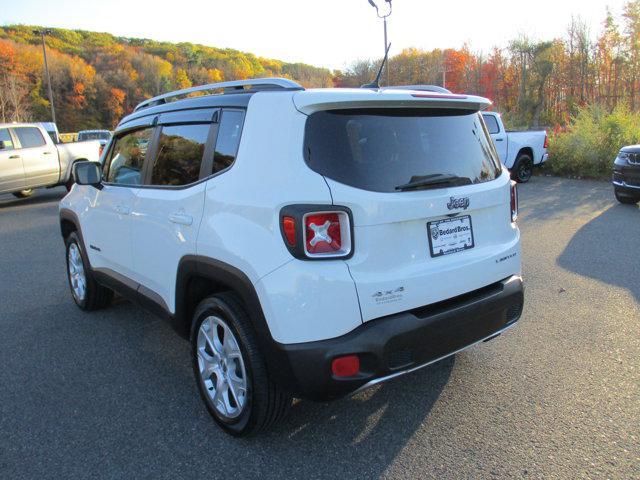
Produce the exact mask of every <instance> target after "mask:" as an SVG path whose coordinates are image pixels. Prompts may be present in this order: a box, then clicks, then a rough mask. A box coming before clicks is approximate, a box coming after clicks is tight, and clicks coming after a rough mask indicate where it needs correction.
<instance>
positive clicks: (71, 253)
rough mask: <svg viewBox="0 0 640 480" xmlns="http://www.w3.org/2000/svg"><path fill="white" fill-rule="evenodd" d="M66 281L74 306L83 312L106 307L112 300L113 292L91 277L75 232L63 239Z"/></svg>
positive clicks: (84, 254) (85, 256) (85, 257)
mask: <svg viewBox="0 0 640 480" xmlns="http://www.w3.org/2000/svg"><path fill="white" fill-rule="evenodd" d="M65 246H66V254H67V255H66V257H67V280H68V281H69V288H70V289H71V296H72V297H73V300H74V302H76V305H78V307H80V308H81V309H82V310H85V311H93V310H99V309H101V308H105V307H107V306H108V305H109V304H110V303H111V301H112V300H113V290H111V289H109V288H107V287H104V286H102V285H100V284H99V283H98V282H96V280H95V279H94V278H93V275H91V269H90V268H89V262H88V260H87V255H86V253H85V251H84V249H83V246H82V242H81V241H80V238H79V236H78V234H77V233H76V232H71V233H70V234H69V236H67V238H66V239H65Z"/></svg>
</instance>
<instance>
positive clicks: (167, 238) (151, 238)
mask: <svg viewBox="0 0 640 480" xmlns="http://www.w3.org/2000/svg"><path fill="white" fill-rule="evenodd" d="M205 188H206V185H205V183H203V182H201V183H198V184H196V185H193V186H191V187H188V188H184V189H183V188H180V189H172V188H162V189H160V188H140V189H138V190H137V191H136V198H135V200H134V201H133V206H132V211H131V225H132V226H131V228H132V243H133V244H132V250H133V271H132V277H131V278H132V279H133V280H135V281H136V282H138V283H140V284H141V285H144V286H145V287H147V288H148V289H150V290H152V291H153V292H155V293H156V294H158V295H160V297H162V299H163V301H164V302H165V304H166V306H167V308H168V309H169V311H170V312H171V313H174V312H175V295H176V291H175V285H176V275H177V272H178V269H177V266H178V264H179V263H180V259H181V258H182V257H183V256H186V255H195V254H196V239H197V238H198V230H199V228H200V222H201V220H202V210H203V208H204V196H205Z"/></svg>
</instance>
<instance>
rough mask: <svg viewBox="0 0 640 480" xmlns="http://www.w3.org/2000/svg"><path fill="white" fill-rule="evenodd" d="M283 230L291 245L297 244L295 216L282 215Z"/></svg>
mask: <svg viewBox="0 0 640 480" xmlns="http://www.w3.org/2000/svg"><path fill="white" fill-rule="evenodd" d="M282 231H283V232H284V238H286V239H287V243H288V244H289V245H290V246H292V247H293V246H295V244H296V221H295V219H294V218H293V217H282Z"/></svg>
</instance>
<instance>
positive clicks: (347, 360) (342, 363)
mask: <svg viewBox="0 0 640 480" xmlns="http://www.w3.org/2000/svg"><path fill="white" fill-rule="evenodd" d="M359 371H360V359H359V358H358V356H357V355H347V356H345V357H338V358H334V359H333V361H332V362H331V372H332V373H333V374H334V375H335V376H336V377H353V376H354V375H357V373H358V372H359Z"/></svg>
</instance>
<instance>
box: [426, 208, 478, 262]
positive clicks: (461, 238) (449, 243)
mask: <svg viewBox="0 0 640 480" xmlns="http://www.w3.org/2000/svg"><path fill="white" fill-rule="evenodd" d="M427 231H428V232H429V248H430V249H431V256H432V257H441V256H443V255H449V254H451V253H456V252H461V251H463V250H468V249H470V248H473V247H474V243H473V227H472V225H471V217H470V216H469V215H465V216H463V217H454V218H446V219H444V220H437V221H435V222H428V223H427Z"/></svg>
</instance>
